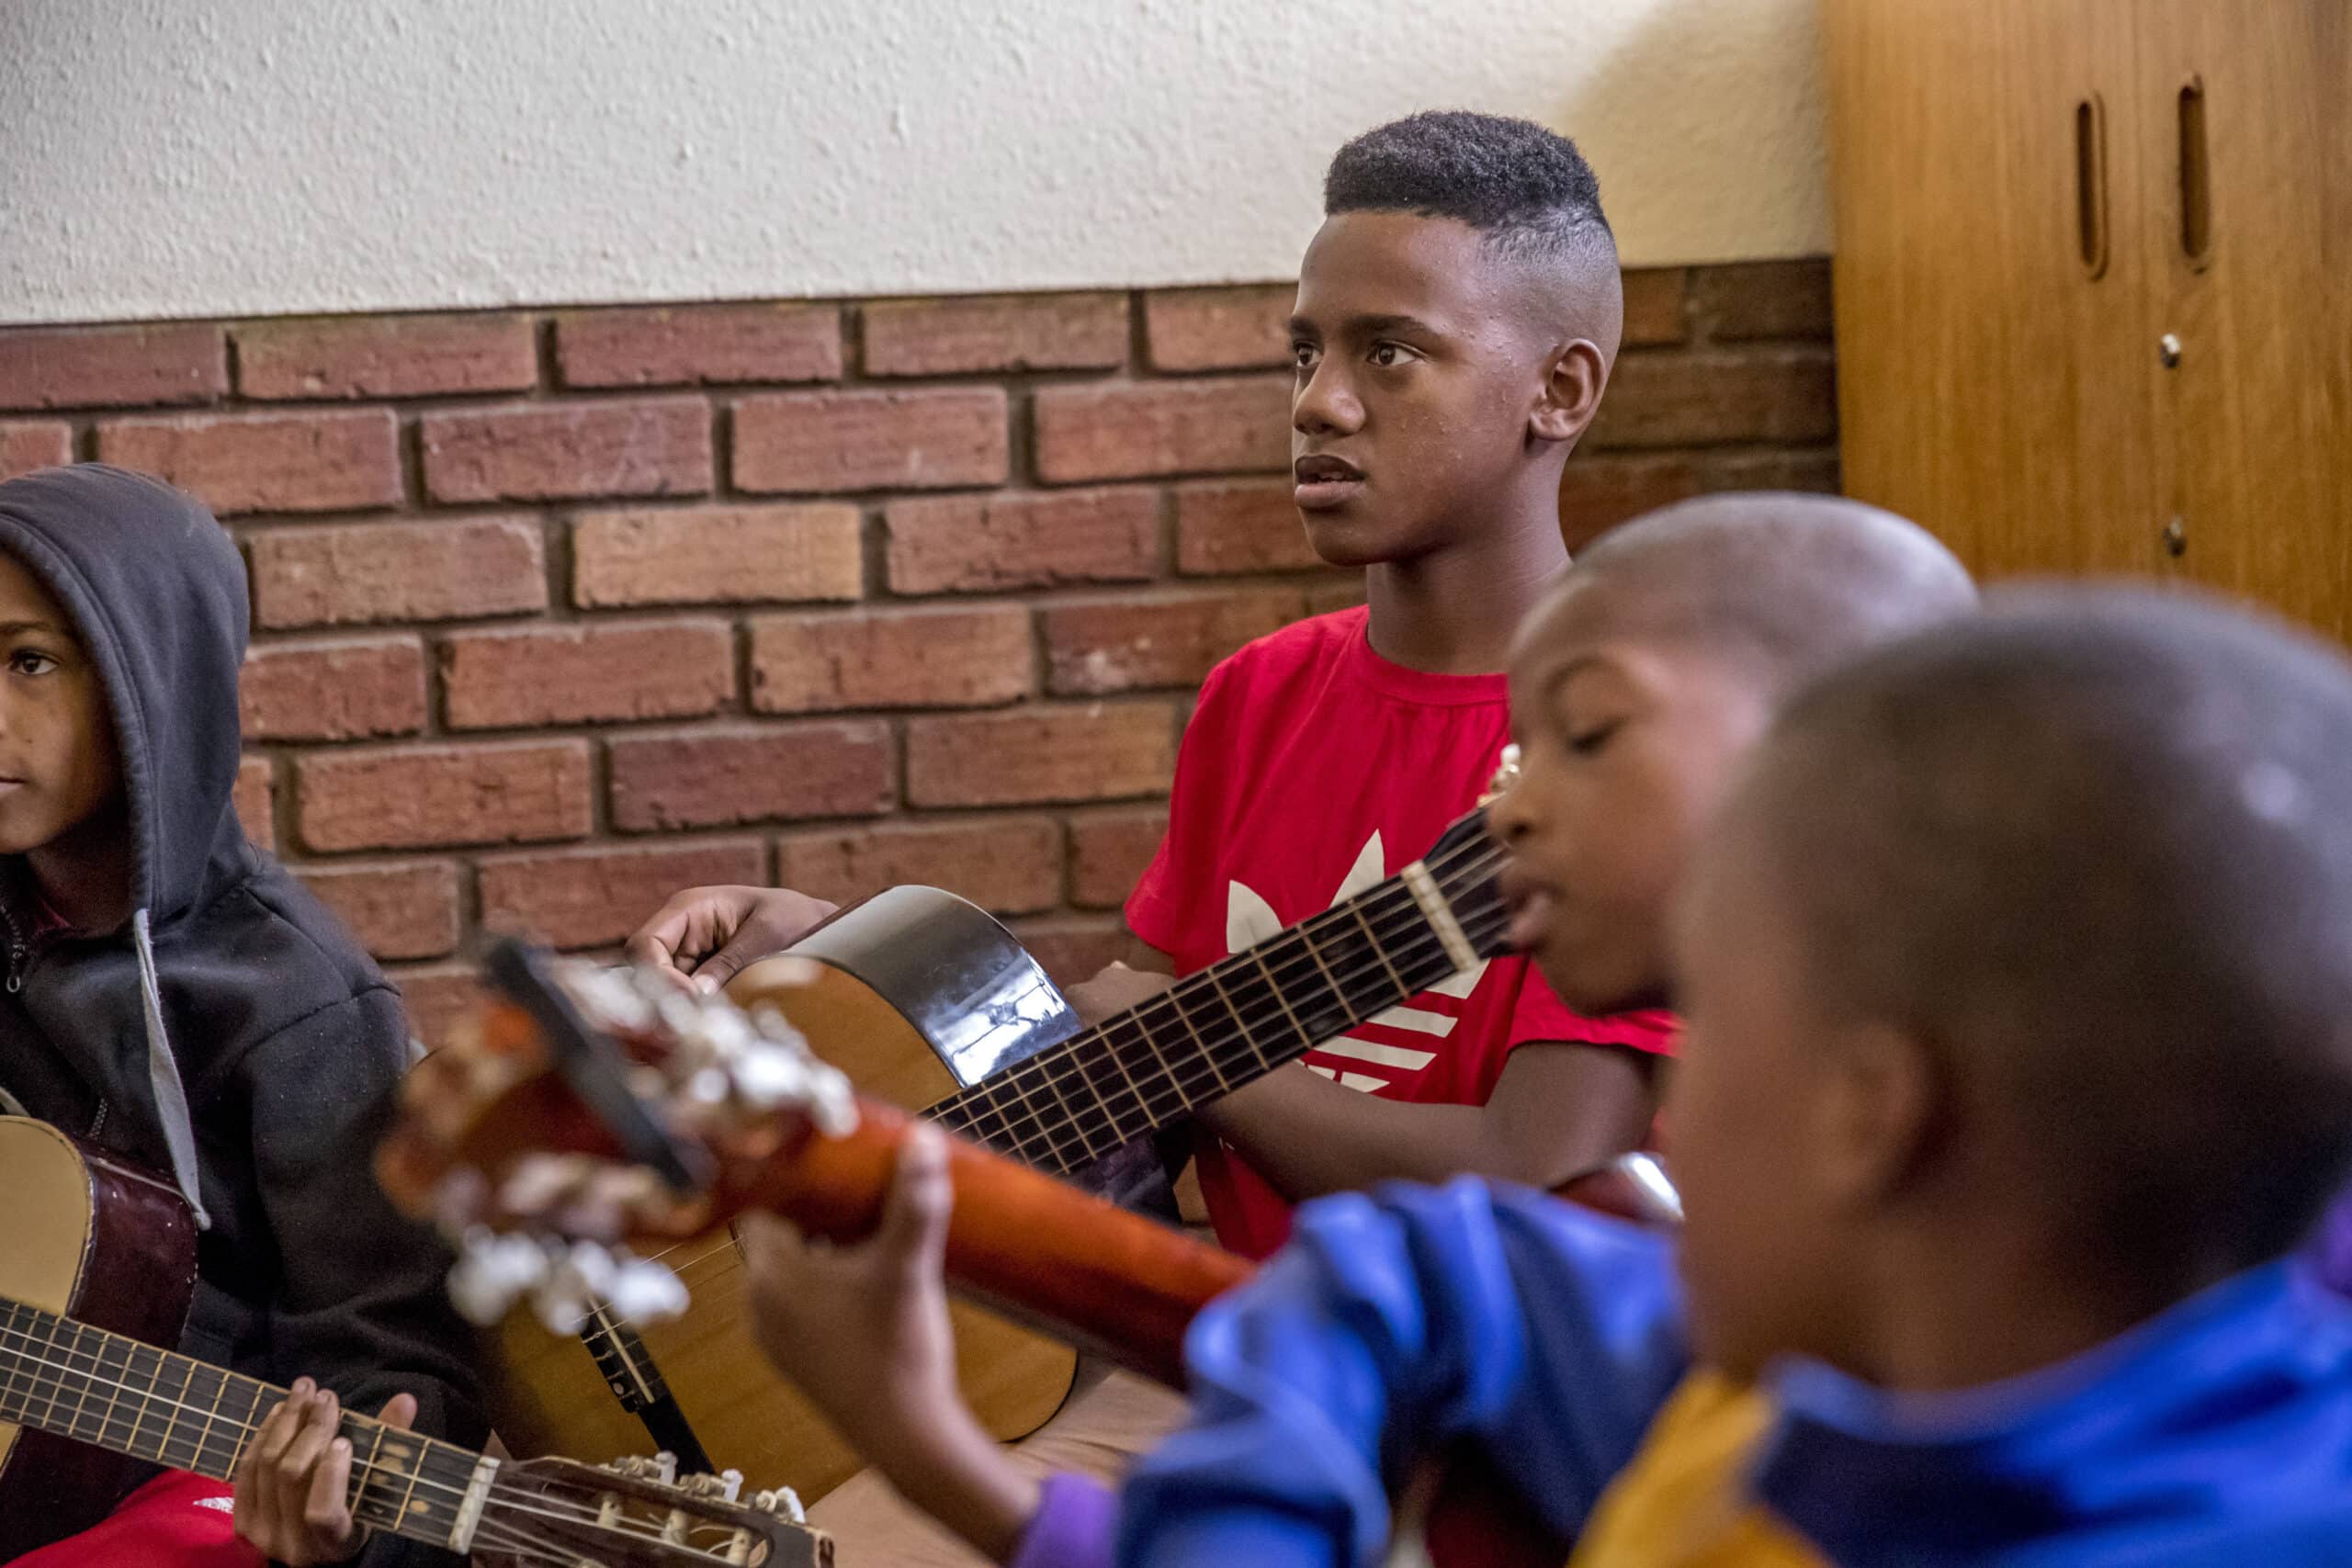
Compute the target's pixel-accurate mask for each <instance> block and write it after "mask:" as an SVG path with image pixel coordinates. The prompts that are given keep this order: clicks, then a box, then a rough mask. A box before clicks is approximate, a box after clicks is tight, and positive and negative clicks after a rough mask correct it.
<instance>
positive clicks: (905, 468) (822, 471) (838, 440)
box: [735, 387, 1012, 493]
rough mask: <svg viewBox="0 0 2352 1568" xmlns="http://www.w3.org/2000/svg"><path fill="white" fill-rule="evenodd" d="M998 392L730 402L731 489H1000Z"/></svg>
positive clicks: (801, 395)
mask: <svg viewBox="0 0 2352 1568" xmlns="http://www.w3.org/2000/svg"><path fill="white" fill-rule="evenodd" d="M1005 419H1006V413H1005V400H1004V389H1002V388H1001V387H937V388H927V389H923V390H921V391H905V392H864V391H859V392H777V393H774V394H772V395H770V396H767V397H758V398H745V399H743V400H741V401H739V402H738V403H737V404H736V405H735V483H736V484H737V485H738V486H739V487H741V489H744V490H749V491H798V492H804V493H805V492H814V491H865V490H944V489H952V488H954V487H956V486H958V485H999V484H1002V483H1003V482H1004V480H1005V477H1006V475H1007V474H1008V473H1010V472H1011V468H1012V458H1011V456H1010V447H1009V446H1008V443H1007V437H1006V434H1005Z"/></svg>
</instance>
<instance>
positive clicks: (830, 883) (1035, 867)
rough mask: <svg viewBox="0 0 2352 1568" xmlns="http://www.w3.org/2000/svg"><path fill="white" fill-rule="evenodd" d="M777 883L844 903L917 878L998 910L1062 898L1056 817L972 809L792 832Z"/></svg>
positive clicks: (1047, 904) (780, 849) (780, 846)
mask: <svg viewBox="0 0 2352 1568" xmlns="http://www.w3.org/2000/svg"><path fill="white" fill-rule="evenodd" d="M775 879H776V882H777V883H778V885H780V886H785V887H791V888H796V889H797V890H798V891H800V892H802V893H806V894H809V896H811V897H817V898H830V899H831V900H832V901H833V902H834V903H836V904H846V903H849V902H850V901H851V900H853V899H857V898H863V897H865V896H866V895H867V894H869V893H878V892H880V891H881V890H882V889H883V888H885V887H897V886H902V885H905V884H910V883H912V884H920V885H921V886H926V887H944V888H945V889H946V890H947V891H948V892H950V893H956V894H960V895H962V896H963V897H967V898H969V899H970V900H971V901H972V902H973V903H975V904H978V906H980V908H984V909H987V910H989V911H990V912H991V913H994V914H999V915H1027V914H1035V912H1036V911H1038V910H1040V909H1050V908H1053V907H1054V906H1055V905H1056V904H1057V903H1059V902H1060V901H1061V881H1062V830H1061V825H1060V824H1059V823H1057V822H1055V821H1053V820H1051V819H1050V818H1043V817H1012V818H1007V817H973V818H958V819H956V820H954V821H950V822H921V823H910V824H908V825H905V826H899V827H887V828H852V829H842V830H839V831H835V832H826V833H798V834H793V835H791V836H788V837H786V838H784V839H780V840H777V841H776V872H775Z"/></svg>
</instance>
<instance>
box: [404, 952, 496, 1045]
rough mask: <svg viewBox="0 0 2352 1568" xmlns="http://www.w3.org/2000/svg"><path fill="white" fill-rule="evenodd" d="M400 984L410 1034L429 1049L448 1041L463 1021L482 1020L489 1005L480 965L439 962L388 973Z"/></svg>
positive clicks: (488, 993) (445, 1043) (488, 994)
mask: <svg viewBox="0 0 2352 1568" xmlns="http://www.w3.org/2000/svg"><path fill="white" fill-rule="evenodd" d="M386 977H387V978H388V979H390V981H391V982H392V984H393V985H395V986H397V987H400V993H401V1008H402V1010H405V1011H406V1012H407V1014H408V1030H409V1033H410V1034H411V1035H412V1036H413V1037H414V1038H415V1039H416V1040H418V1041H419V1042H421V1043H423V1044H424V1048H425V1049H426V1050H428V1051H437V1050H439V1049H440V1048H441V1047H442V1046H444V1045H447V1043H449V1040H450V1037H451V1036H452V1035H454V1034H455V1033H456V1032H457V1031H458V1026H459V1025H460V1024H463V1023H465V1022H468V1021H471V1020H476V1019H479V1018H480V1017H481V1014H482V1012H483V1010H485V1009H486V1008H487V1007H488V1006H489V1005H490V992H489V989H488V987H485V986H484V985H483V983H482V977H481V966H480V965H479V964H433V965H431V966H430V967H426V968H421V969H396V970H393V971H391V972H390V974H389V975H388V976H386Z"/></svg>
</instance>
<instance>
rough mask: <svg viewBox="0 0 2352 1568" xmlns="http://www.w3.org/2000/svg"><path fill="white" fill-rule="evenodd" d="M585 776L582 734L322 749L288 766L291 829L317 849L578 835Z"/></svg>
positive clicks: (584, 808)
mask: <svg viewBox="0 0 2352 1568" xmlns="http://www.w3.org/2000/svg"><path fill="white" fill-rule="evenodd" d="M588 778H589V768H588V743H587V742H586V741H584V740H537V741H516V742H513V743H510V744H506V745H496V746H399V747H390V748H381V749H377V748H370V749H368V750H355V751H327V752H322V753H320V754H319V755H316V756H311V757H304V758H302V759H301V760H300V761H298V762H297V763H296V764H295V771H294V792H295V805H296V813H295V815H296V822H297V829H298V831H299V832H300V836H301V840H302V842H303V844H304V845H305V846H306V847H307V848H309V849H311V850H313V851H316V852H321V853H335V852H341V851H344V850H409V849H424V848H430V847H435V846H442V845H459V844H504V843H514V844H524V843H538V842H544V841H546V840H551V839H577V838H581V837H582V836H584V835H585V834H586V833H587V831H588V829H589V826H590V813H589V782H588Z"/></svg>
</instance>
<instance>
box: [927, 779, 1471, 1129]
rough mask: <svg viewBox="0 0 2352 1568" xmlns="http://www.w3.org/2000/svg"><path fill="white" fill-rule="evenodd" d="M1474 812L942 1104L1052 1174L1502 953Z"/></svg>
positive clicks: (939, 1112)
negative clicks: (1390, 872) (1341, 890)
mask: <svg viewBox="0 0 2352 1568" xmlns="http://www.w3.org/2000/svg"><path fill="white" fill-rule="evenodd" d="M1499 862H1500V855H1499V852H1498V851H1496V850H1495V849H1494V848H1493V847H1492V846H1491V845H1489V844H1488V843H1487V841H1486V840H1485V837H1484V823H1483V819H1482V818H1481V817H1480V816H1477V815H1474V817H1473V818H1468V819H1465V822H1464V823H1462V824H1457V825H1456V828H1455V829H1453V830H1451V831H1449V833H1448V834H1447V837H1446V840H1445V841H1443V842H1442V843H1441V845H1440V847H1439V848H1438V849H1437V850H1436V851H1433V852H1431V853H1430V857H1429V858H1428V859H1427V860H1426V861H1417V862H1415V863H1413V864H1412V865H1410V866H1408V867H1407V868H1406V869H1405V870H1404V871H1402V872H1399V873H1398V874H1397V875H1395V876H1393V877H1390V878H1389V879H1388V880H1387V881H1385V882H1383V883H1381V884H1379V885H1378V886H1374V887H1371V888H1368V889H1366V890H1365V891H1364V892H1363V893H1360V894H1358V895H1356V896H1355V897H1352V898H1349V899H1346V900H1343V901H1342V902H1340V903H1338V904H1335V905H1333V906H1332V907H1331V908H1329V909H1328V910H1326V911H1325V912H1324V913H1322V914H1320V915H1317V916H1316V917H1315V918H1313V919H1309V920H1306V921H1305V922H1304V923H1302V924H1300V925H1296V926H1293V927H1291V928H1290V929H1288V930H1287V931H1283V932H1282V933H1281V934H1280V935H1278V936H1275V937H1272V938H1271V939H1269V940H1268V941H1265V942H1259V943H1258V944H1256V945H1255V946H1252V947H1248V948H1245V949H1243V950H1242V951H1241V952H1239V953H1234V954H1233V955H1232V956H1230V957H1228V958H1225V959H1221V960H1219V961H1218V962H1217V963H1216V964H1210V965H1209V966H1208V967H1207V968H1205V969H1202V970H1199V971H1196V972H1195V973H1194V974H1193V975H1191V976H1188V977H1187V978H1185V979H1183V980H1181V981H1179V982H1178V983H1177V984H1176V985H1175V986H1173V987H1170V989H1168V990H1166V991H1164V992H1162V993H1160V994H1159V996H1156V997H1154V998H1150V999H1149V1000H1148V1001H1146V1002H1143V1003H1141V1004H1140V1005H1138V1006H1136V1007H1135V1008H1132V1009H1130V1010H1127V1011H1125V1012H1124V1013H1121V1014H1118V1015H1117V1016H1116V1017H1114V1018H1110V1019H1106V1020H1104V1021H1103V1022H1101V1023H1099V1024H1096V1025H1094V1026H1093V1027H1092V1028H1091V1029H1087V1030H1084V1031H1082V1032H1080V1033H1078V1034H1077V1035H1074V1036H1072V1037H1071V1038H1070V1039H1069V1040H1066V1041H1064V1042H1062V1043H1060V1044H1058V1045H1056V1046H1053V1047H1051V1048H1049V1049H1047V1050H1045V1051H1041V1052H1038V1053H1037V1054H1036V1055H1034V1056H1031V1057H1029V1058H1028V1059H1026V1060H1024V1061H1022V1062H1019V1063H1016V1064H1015V1065H1013V1066H1011V1067H1008V1068H1006V1069H1005V1070H1003V1071H1002V1072H1000V1073H997V1074H994V1075H992V1076H991V1077H988V1078H986V1079H983V1080H982V1081H981V1082H979V1083H977V1084H974V1085H972V1086H971V1087H970V1088H968V1089H964V1090H962V1091H960V1092H958V1093H956V1094H955V1095H952V1096H950V1097H949V1098H948V1099H946V1100H942V1101H940V1102H939V1103H938V1104H936V1105H934V1106H933V1107H932V1108H931V1109H930V1111H927V1112H926V1115H927V1116H928V1117H929V1119H931V1120H933V1121H935V1122H940V1123H942V1124H944V1125H945V1126H948V1127H952V1128H954V1129H956V1131H958V1132H961V1133H964V1134H967V1135H968V1136H970V1137H972V1138H975V1139H978V1141H980V1142H982V1143H984V1144H987V1145H989V1146H990V1147H992V1148H995V1149H998V1150H1001V1151H1002V1152H1004V1153H1006V1154H1009V1155H1012V1156H1014V1157H1016V1158H1018V1159H1020V1160H1022V1161H1023V1162H1024V1163H1026V1164H1030V1165H1034V1166H1036V1167H1037V1168H1040V1169H1044V1170H1050V1171H1055V1172H1057V1173H1060V1174H1064V1175H1067V1174H1069V1173H1071V1172H1073V1171H1077V1170H1080V1169H1083V1168H1085V1167H1087V1166H1088V1165H1091V1163H1093V1162H1094V1161H1095V1160H1097V1159H1100V1158H1101V1157H1103V1156H1104V1155H1107V1154H1109V1153H1110V1152H1111V1151H1112V1150H1114V1149H1115V1148H1117V1147H1119V1146H1120V1145H1122V1144H1124V1143H1125V1142H1126V1141H1127V1140H1128V1139H1130V1138H1133V1137H1135V1136H1136V1134H1141V1133H1148V1132H1150V1131H1152V1130H1154V1129H1155V1128H1158V1127H1161V1126H1164V1125H1166V1124H1167V1123H1168V1122H1173V1121H1175V1120H1177V1119H1178V1118H1180V1117H1182V1116H1183V1115H1185V1114H1186V1113H1188V1112H1189V1111H1192V1110H1193V1107H1195V1106H1197V1105H1199V1104H1202V1103H1204V1101H1209V1100H1218V1099H1221V1098H1222V1097H1223V1096H1225V1095H1226V1094H1227V1093H1229V1092H1231V1091H1232V1090H1234V1089H1238V1088H1240V1087H1241V1086H1242V1085H1243V1084H1246V1083H1249V1082H1250V1081H1252V1080H1253V1079H1256V1078H1259V1077H1263V1076H1264V1075H1266V1074H1267V1073H1269V1072H1272V1070H1273V1069H1274V1068H1276V1067H1279V1066H1283V1065H1284V1064H1286V1063H1290V1062H1295V1061H1296V1060H1297V1059H1298V1058H1299V1057H1301V1056H1304V1055H1306V1053H1307V1052H1308V1051H1309V1050H1311V1049H1313V1048H1314V1047H1315V1046H1317V1045H1319V1044H1321V1043H1324V1042H1326V1041H1328V1040H1330V1039H1332V1038H1334V1037H1336V1036H1338V1035H1340V1034H1341V1033H1344V1032H1346V1031H1348V1030H1351V1029H1353V1028H1355V1027H1356V1026H1357V1025H1359V1024H1362V1023H1366V1022H1369V1021H1372V1020H1374V1019H1376V1018H1378V1017H1379V1016H1380V1015H1381V1014H1382V1013H1385V1012H1386V1011H1388V1010H1390V1009H1392V1008H1396V1007H1398V1006H1401V1005H1402V1004H1403V1003H1405V1002H1406V1001H1408V1000H1409V999H1410V998H1414V997H1416V996H1419V994H1420V993H1421V992H1423V991H1426V990H1428V989H1429V988H1430V987H1432V986H1435V985H1438V984H1440V983H1442V982H1443V981H1445V980H1447V979H1450V978H1452V977H1453V976H1455V975H1456V974H1459V973H1461V972H1462V971H1463V970H1464V969H1467V968H1469V967H1470V966H1471V965H1472V964H1475V963H1476V961H1477V960H1479V959H1484V958H1490V957H1492V956H1494V955H1495V954H1496V953H1499V952H1500V951H1502V946H1503V933H1504V931H1505V930H1506V928H1507V926H1508V924H1509V917H1508V914H1507V912H1506V911H1505V910H1504V908H1503V903H1502V897H1501V892H1500V888H1499V886H1498V881H1499V877H1500V863H1499Z"/></svg>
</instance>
